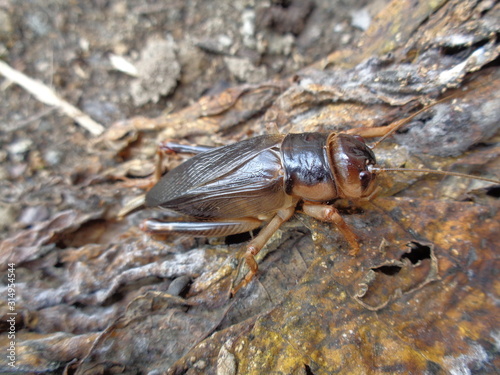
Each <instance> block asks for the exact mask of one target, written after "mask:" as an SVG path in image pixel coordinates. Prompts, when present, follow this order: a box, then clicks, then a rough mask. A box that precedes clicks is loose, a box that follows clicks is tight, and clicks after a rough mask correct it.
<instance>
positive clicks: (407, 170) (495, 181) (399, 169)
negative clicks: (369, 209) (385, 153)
mask: <svg viewBox="0 0 500 375" xmlns="http://www.w3.org/2000/svg"><path fill="white" fill-rule="evenodd" d="M369 170H370V171H373V172H417V173H434V174H442V175H446V176H456V177H462V178H470V179H472V180H481V181H487V182H492V183H494V184H500V181H499V180H493V179H491V178H486V177H479V176H471V175H468V174H464V173H457V172H447V171H437V170H434V169H412V168H378V167H370V168H369Z"/></svg>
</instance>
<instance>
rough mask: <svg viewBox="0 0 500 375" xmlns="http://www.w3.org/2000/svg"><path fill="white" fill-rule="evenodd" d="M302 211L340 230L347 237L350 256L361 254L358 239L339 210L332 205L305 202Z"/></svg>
mask: <svg viewBox="0 0 500 375" xmlns="http://www.w3.org/2000/svg"><path fill="white" fill-rule="evenodd" d="M302 210H303V211H304V213H305V214H306V215H309V216H312V217H314V218H315V219H318V220H320V221H327V222H330V223H333V224H335V225H336V226H337V228H339V230H340V232H341V233H342V235H343V236H344V237H345V239H346V240H347V242H349V245H350V246H351V249H350V250H349V254H350V255H352V256H354V255H356V254H357V253H358V252H359V243H358V237H357V236H356V234H354V232H353V231H352V229H351V228H350V227H349V225H347V223H346V222H345V221H344V219H342V216H340V214H339V212H338V210H337V209H336V208H335V207H333V206H330V205H324V204H317V203H314V202H304V205H303V206H302Z"/></svg>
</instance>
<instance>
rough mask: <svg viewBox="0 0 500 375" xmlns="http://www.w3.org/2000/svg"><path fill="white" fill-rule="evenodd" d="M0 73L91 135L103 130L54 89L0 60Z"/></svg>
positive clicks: (98, 133) (102, 127)
mask: <svg viewBox="0 0 500 375" xmlns="http://www.w3.org/2000/svg"><path fill="white" fill-rule="evenodd" d="M0 74H2V75H3V76H4V77H5V78H7V79H9V80H11V81H12V82H14V83H17V84H18V85H19V86H21V87H23V88H24V89H25V90H26V91H28V92H30V93H31V94H32V95H34V96H35V97H36V98H37V99H38V100H39V101H41V102H42V103H45V104H48V105H52V106H55V107H57V108H59V109H60V110H61V111H63V112H64V113H65V114H66V115H68V116H69V117H71V118H72V119H73V120H75V122H77V123H78V124H79V125H80V126H82V127H83V128H85V129H86V130H88V131H89V132H90V133H92V134H93V135H96V136H97V135H100V134H102V133H103V132H104V126H102V125H101V124H99V123H97V122H95V121H94V120H92V119H91V118H90V117H89V116H88V115H86V114H85V113H83V112H82V111H80V110H79V109H78V108H76V107H75V106H73V105H71V104H69V103H68V102H67V101H65V100H63V99H61V98H60V97H59V95H57V94H56V93H55V91H54V90H52V89H51V88H50V87H47V86H45V85H44V84H43V83H42V82H40V81H36V80H34V79H32V78H30V77H28V76H27V75H24V74H23V73H21V72H19V71H17V70H15V69H13V68H11V67H10V66H9V65H8V64H6V63H4V62H3V61H0Z"/></svg>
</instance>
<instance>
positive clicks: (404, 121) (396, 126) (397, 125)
mask: <svg viewBox="0 0 500 375" xmlns="http://www.w3.org/2000/svg"><path fill="white" fill-rule="evenodd" d="M461 94H463V92H458V93H455V94H452V95H448V96H447V97H445V98H443V99H440V100H437V101H435V102H434V103H431V104H429V105H426V106H425V107H424V108H422V109H420V110H418V111H417V112H415V113H413V114H412V115H410V116H408V117H406V118H404V119H402V120H400V121H396V122H395V123H394V124H393V125H390V126H389V130H388V131H387V133H385V134H384V135H383V136H382V137H381V138H380V139H379V140H378V141H377V142H375V143H373V144H372V145H370V146H369V147H370V148H371V149H374V148H375V147H377V146H378V145H379V144H380V143H381V142H382V141H384V140H385V139H387V138H388V137H390V136H391V135H393V134H394V132H396V131H397V130H398V129H400V128H401V127H402V126H404V125H406V124H408V123H409V122H410V121H411V120H413V119H414V118H415V117H417V116H418V115H420V114H422V113H424V112H425V111H427V110H428V109H429V108H432V107H434V106H435V105H437V104H440V103H444V102H447V101H449V100H450V99H453V98H456V97H457V96H459V95H461Z"/></svg>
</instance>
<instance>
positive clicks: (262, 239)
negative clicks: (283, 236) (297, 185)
mask: <svg viewBox="0 0 500 375" xmlns="http://www.w3.org/2000/svg"><path fill="white" fill-rule="evenodd" d="M294 212H295V206H293V207H289V208H286V209H282V210H279V211H278V212H277V213H276V215H275V216H274V217H273V218H272V219H271V221H270V222H269V223H268V224H267V225H266V226H265V227H264V228H262V230H261V231H260V232H259V234H258V235H257V237H255V238H254V239H253V240H251V241H250V242H249V244H248V245H247V251H246V252H245V255H244V257H245V261H246V263H247V265H248V268H249V269H250V271H249V272H248V274H247V275H246V276H245V278H244V279H243V280H241V281H240V282H239V284H238V285H236V287H234V288H233V289H232V291H231V294H232V295H235V294H236V293H237V292H238V290H240V289H241V288H243V287H244V286H245V285H247V284H248V283H249V282H250V281H252V279H253V277H254V276H255V274H256V273H257V271H258V270H259V266H258V265H257V262H256V261H255V258H254V257H255V256H256V255H257V254H258V253H259V251H261V250H262V248H263V247H264V246H265V245H266V243H267V241H269V239H270V238H271V236H272V235H273V234H274V233H275V232H276V231H277V230H278V229H279V227H280V226H281V225H282V224H283V223H284V222H285V221H287V220H288V219H290V218H291V217H292V216H293V213H294Z"/></svg>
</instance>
